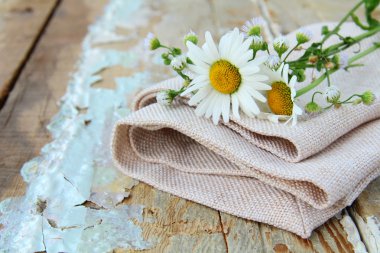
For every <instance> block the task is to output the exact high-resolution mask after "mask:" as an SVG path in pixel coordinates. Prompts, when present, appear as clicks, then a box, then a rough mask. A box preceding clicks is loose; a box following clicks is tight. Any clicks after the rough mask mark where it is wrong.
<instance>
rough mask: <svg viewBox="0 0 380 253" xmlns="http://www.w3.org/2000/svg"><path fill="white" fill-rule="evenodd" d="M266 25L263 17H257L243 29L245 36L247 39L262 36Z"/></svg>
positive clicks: (246, 23) (249, 21)
mask: <svg viewBox="0 0 380 253" xmlns="http://www.w3.org/2000/svg"><path fill="white" fill-rule="evenodd" d="M264 25H265V20H264V19H263V18H262V17H255V18H252V19H251V20H248V21H247V22H245V24H244V25H243V26H242V27H241V30H242V31H243V34H244V36H245V37H246V38H247V37H249V36H252V35H260V33H261V29H262V27H263V26H264Z"/></svg>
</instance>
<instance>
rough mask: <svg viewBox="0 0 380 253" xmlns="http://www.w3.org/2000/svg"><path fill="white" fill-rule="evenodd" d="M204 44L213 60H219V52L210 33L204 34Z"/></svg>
mask: <svg viewBox="0 0 380 253" xmlns="http://www.w3.org/2000/svg"><path fill="white" fill-rule="evenodd" d="M205 39H206V44H207V45H208V47H209V49H210V52H211V54H212V55H213V57H214V59H217V58H219V52H218V49H217V47H216V45H215V42H214V39H213V38H212V36H211V33H210V32H209V31H207V32H206V34H205Z"/></svg>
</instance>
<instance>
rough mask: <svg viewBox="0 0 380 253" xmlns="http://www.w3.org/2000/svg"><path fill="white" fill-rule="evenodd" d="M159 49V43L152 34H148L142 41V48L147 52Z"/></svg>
mask: <svg viewBox="0 0 380 253" xmlns="http://www.w3.org/2000/svg"><path fill="white" fill-rule="evenodd" d="M159 47H160V41H159V40H158V39H157V37H156V36H155V35H154V34H153V33H151V32H150V33H148V35H147V36H146V37H145V39H144V48H145V49H147V50H155V49H157V48H159Z"/></svg>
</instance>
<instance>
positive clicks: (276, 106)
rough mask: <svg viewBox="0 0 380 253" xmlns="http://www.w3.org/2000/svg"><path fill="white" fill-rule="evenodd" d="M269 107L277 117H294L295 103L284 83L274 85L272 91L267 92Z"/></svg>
mask: <svg viewBox="0 0 380 253" xmlns="http://www.w3.org/2000/svg"><path fill="white" fill-rule="evenodd" d="M267 99H268V105H269V108H270V109H271V111H272V112H273V113H274V114H277V115H289V116H290V115H292V112H293V101H292V96H291V91H290V88H289V87H288V86H287V85H286V84H285V83H283V82H274V83H272V89H271V90H269V91H268V92H267Z"/></svg>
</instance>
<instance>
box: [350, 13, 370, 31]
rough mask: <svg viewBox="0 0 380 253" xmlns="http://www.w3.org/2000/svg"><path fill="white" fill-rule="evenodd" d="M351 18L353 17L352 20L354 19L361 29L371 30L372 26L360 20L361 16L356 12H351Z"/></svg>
mask: <svg viewBox="0 0 380 253" xmlns="http://www.w3.org/2000/svg"><path fill="white" fill-rule="evenodd" d="M351 18H352V21H354V23H355V24H356V25H357V26H359V27H360V28H361V29H363V30H369V29H370V28H371V27H370V26H366V25H364V24H363V23H362V22H361V21H360V19H359V17H358V16H356V15H355V14H353V13H352V14H351Z"/></svg>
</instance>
